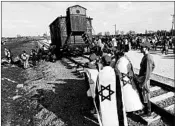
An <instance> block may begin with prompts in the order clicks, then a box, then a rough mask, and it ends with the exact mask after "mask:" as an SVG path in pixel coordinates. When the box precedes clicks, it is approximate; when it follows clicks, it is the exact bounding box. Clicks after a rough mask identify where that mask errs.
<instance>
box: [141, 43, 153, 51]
mask: <svg viewBox="0 0 175 126" xmlns="http://www.w3.org/2000/svg"><path fill="white" fill-rule="evenodd" d="M140 46H141V52H142V53H143V54H147V53H148V52H149V50H150V48H151V44H150V43H149V42H144V43H141V44H140Z"/></svg>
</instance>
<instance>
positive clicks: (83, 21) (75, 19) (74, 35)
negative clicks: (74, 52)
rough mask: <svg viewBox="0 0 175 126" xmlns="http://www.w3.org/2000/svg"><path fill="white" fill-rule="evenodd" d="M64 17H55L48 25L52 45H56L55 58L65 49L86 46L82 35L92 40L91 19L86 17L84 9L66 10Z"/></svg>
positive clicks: (75, 7)
mask: <svg viewBox="0 0 175 126" xmlns="http://www.w3.org/2000/svg"><path fill="white" fill-rule="evenodd" d="M66 14H67V15H66V16H60V17H57V18H56V19H55V20H54V21H53V22H52V23H51V24H50V34H51V41H52V45H56V51H57V56H59V55H60V53H61V52H60V51H61V50H62V49H64V48H65V47H69V48H74V47H80V46H81V47H83V46H86V43H85V41H84V40H83V39H82V34H86V35H87V36H88V37H89V38H90V40H91V38H92V22H91V21H92V18H90V17H87V16H86V8H84V7H81V6H79V5H75V6H71V7H69V8H67V11H66Z"/></svg>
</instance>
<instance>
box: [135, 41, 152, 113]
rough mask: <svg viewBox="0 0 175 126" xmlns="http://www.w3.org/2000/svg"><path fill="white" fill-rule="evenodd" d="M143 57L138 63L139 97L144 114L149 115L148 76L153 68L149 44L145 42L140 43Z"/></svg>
mask: <svg viewBox="0 0 175 126" xmlns="http://www.w3.org/2000/svg"><path fill="white" fill-rule="evenodd" d="M140 46H141V52H142V53H143V55H144V56H143V58H142V61H141V63H140V71H139V75H138V78H137V81H138V83H139V87H140V91H141V99H142V102H143V104H144V106H145V108H144V115H145V116H151V102H150V77H151V73H152V72H153V70H154V68H155V63H154V60H153V57H152V56H151V55H150V54H149V50H150V48H151V44H150V43H149V42H145V43H142V44H140Z"/></svg>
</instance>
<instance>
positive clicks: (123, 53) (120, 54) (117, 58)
mask: <svg viewBox="0 0 175 126" xmlns="http://www.w3.org/2000/svg"><path fill="white" fill-rule="evenodd" d="M114 54H115V58H116V61H117V60H119V59H120V58H121V57H122V56H124V55H125V52H124V50H123V49H121V50H117V51H115V52H114Z"/></svg>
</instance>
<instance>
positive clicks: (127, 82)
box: [121, 73, 132, 86]
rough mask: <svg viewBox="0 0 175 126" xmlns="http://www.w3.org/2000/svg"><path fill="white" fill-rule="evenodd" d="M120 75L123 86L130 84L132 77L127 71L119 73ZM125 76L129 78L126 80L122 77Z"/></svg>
mask: <svg viewBox="0 0 175 126" xmlns="http://www.w3.org/2000/svg"><path fill="white" fill-rule="evenodd" d="M121 75H122V77H121V80H122V81H123V86H124V85H126V84H131V79H132V77H131V76H129V73H127V74H124V73H121ZM125 77H128V78H129V80H128V81H126V80H125V79H124V78H125Z"/></svg>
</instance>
